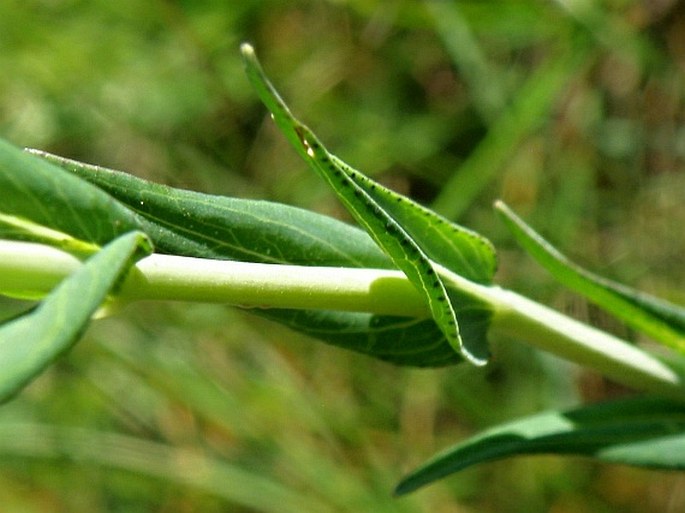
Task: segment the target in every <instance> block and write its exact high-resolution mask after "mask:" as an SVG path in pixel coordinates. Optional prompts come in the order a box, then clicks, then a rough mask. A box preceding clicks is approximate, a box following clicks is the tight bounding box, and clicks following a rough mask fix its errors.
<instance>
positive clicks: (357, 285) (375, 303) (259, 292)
mask: <svg viewBox="0 0 685 513" xmlns="http://www.w3.org/2000/svg"><path fill="white" fill-rule="evenodd" d="M79 265H81V264H80V261H79V260H78V259H77V258H75V257H74V256H72V255H70V254H68V253H65V252H63V251H60V250H58V249H55V248H52V247H49V246H45V245H40V244H33V243H25V242H14V241H3V240H0V292H4V293H6V294H10V295H12V294H15V295H34V296H35V295H40V294H45V293H47V292H49V291H50V290H51V289H52V287H54V286H55V285H56V284H57V283H59V281H60V280H61V279H63V278H64V277H65V276H67V275H68V274H70V273H71V272H73V271H74V270H76V269H77V268H78V266H79ZM438 267H439V266H438ZM440 273H441V275H442V276H443V278H444V279H445V280H447V281H448V282H449V284H450V285H451V286H452V287H454V288H455V289H457V290H459V291H460V292H462V293H464V294H467V295H469V296H471V297H473V298H475V299H477V300H478V301H480V302H482V303H484V304H485V305H487V307H488V308H489V309H490V310H491V311H492V312H493V315H492V321H491V329H492V331H494V332H498V333H501V334H505V335H507V336H511V337H515V338H517V339H519V340H521V341H523V342H526V343H528V344H530V345H533V346H535V347H537V348H539V349H542V350H545V351H548V352H550V353H553V354H556V355H558V356H560V357H562V358H565V359H568V360H571V361H573V362H576V363H578V364H580V365H584V366H588V367H591V368H594V369H596V370H597V371H599V372H601V373H603V374H604V375H606V376H608V377H610V378H612V379H614V380H616V381H617V382H620V383H623V384H626V385H628V386H631V387H633V388H636V389H640V390H652V391H658V392H664V393H668V394H669V395H677V396H679V397H681V398H682V397H684V396H685V387H684V386H683V381H682V378H681V376H680V375H679V374H677V373H676V372H674V371H673V370H672V369H671V368H670V367H668V366H667V365H665V364H664V363H662V362H661V361H660V360H658V359H657V358H655V357H653V356H652V355H650V354H649V353H646V352H644V351H642V350H640V349H639V348H637V347H635V346H633V345H630V344H628V343H627V342H625V341H623V340H621V339H619V338H616V337H614V336H612V335H610V334H608V333H605V332H603V331H600V330H597V329H595V328H592V327H590V326H588V325H586V324H583V323H581V322H579V321H576V320H574V319H571V318H570V317H567V316H565V315H563V314H561V313H559V312H557V311H555V310H552V309H549V308H547V307H545V306H543V305H541V304H539V303H536V302H534V301H531V300H530V299H528V298H525V297H523V296H520V295H519V294H516V293H514V292H511V291H509V290H505V289H502V288H500V287H497V286H484V285H478V284H476V283H473V282H471V281H468V280H466V279H464V278H462V277H460V276H458V275H456V274H454V273H452V272H450V271H449V270H447V269H444V268H440ZM118 299H119V300H120V301H124V302H127V301H133V300H167V301H174V300H177V301H201V302H215V303H226V304H232V305H236V306H241V307H248V308H269V307H270V308H306V309H325V310H347V311H363V312H371V313H378V314H388V315H402V316H412V317H426V316H428V315H429V311H428V308H427V306H426V304H425V302H424V301H423V299H422V297H421V295H420V294H419V293H418V292H417V291H416V290H415V289H414V287H413V286H412V285H411V284H410V283H409V281H408V280H407V279H406V278H405V276H404V274H403V273H401V272H400V271H392V270H383V269H353V268H333V267H309V266H294V265H274V264H258V263H248V262H235V261H227V260H207V259H199V258H190V257H179V256H172V255H158V254H154V255H151V256H149V257H146V258H144V259H142V260H140V261H139V262H138V263H137V264H136V266H135V269H134V270H133V271H132V272H131V273H130V274H129V276H128V278H127V279H126V281H125V282H124V284H123V285H122V288H121V290H120V291H119V294H118Z"/></svg>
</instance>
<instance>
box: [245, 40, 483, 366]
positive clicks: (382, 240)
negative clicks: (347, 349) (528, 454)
mask: <svg viewBox="0 0 685 513" xmlns="http://www.w3.org/2000/svg"><path fill="white" fill-rule="evenodd" d="M241 51H242V53H243V60H244V62H245V68H246V72H247V75H248V77H249V79H250V81H251V82H252V84H253V86H254V88H255V90H256V91H257V93H258V94H259V96H260V98H261V100H262V102H263V103H264V104H265V106H266V107H267V108H268V109H269V111H270V112H271V114H272V117H273V119H274V121H275V122H276V124H277V125H278V127H279V128H280V129H281V130H282V131H283V133H284V135H285V136H286V138H287V139H288V140H289V141H290V142H291V144H292V145H293V147H294V148H295V150H296V151H297V152H298V153H299V154H300V156H302V158H303V159H304V160H305V161H306V162H307V163H308V164H309V165H310V167H312V169H313V170H314V171H315V172H316V173H317V174H318V175H319V176H321V177H322V178H323V179H324V180H325V181H326V182H327V183H328V184H329V185H330V186H331V188H332V189H333V191H334V192H335V194H336V196H337V197H338V199H339V200H340V201H341V202H342V203H343V205H344V206H345V207H346V208H347V209H348V210H349V212H350V213H351V215H352V216H353V217H354V219H355V220H356V221H357V222H358V223H359V224H360V225H361V226H362V227H363V228H364V229H365V230H366V231H367V232H368V233H369V235H370V236H371V237H372V238H373V240H374V241H375V242H376V243H377V244H378V246H379V247H380V248H381V249H383V251H384V252H385V253H386V254H387V255H388V256H389V257H390V258H391V260H392V261H393V263H394V264H395V265H396V266H397V267H398V268H399V269H400V270H402V271H403V272H404V273H405V275H406V276H407V278H408V279H409V280H410V281H411V282H412V283H413V284H414V286H415V287H416V288H417V290H419V291H420V292H421V293H422V294H423V295H424V297H425V299H426V302H427V304H428V305H429V307H430V310H431V313H432V316H433V319H434V320H435V322H436V323H437V324H438V326H439V327H440V329H441V331H442V333H443V334H444V335H445V337H446V338H447V340H448V341H449V343H450V344H451V345H452V346H453V347H454V349H455V350H456V351H457V352H458V353H459V354H460V355H462V356H463V357H464V358H466V359H467V360H468V361H470V362H471V363H474V364H477V365H482V364H484V363H486V361H487V358H488V349H487V341H486V338H485V336H484V333H479V336H471V337H468V338H464V337H462V336H461V331H460V321H459V318H458V315H457V313H456V307H455V304H454V301H453V297H451V296H450V294H449V293H448V290H447V287H446V284H445V282H444V280H443V278H442V277H441V276H440V273H439V266H436V265H435V264H436V263H438V264H440V265H442V266H444V267H447V268H449V269H450V270H452V271H453V272H455V273H457V274H460V275H462V276H463V277H465V278H467V279H470V280H473V281H476V282H479V283H490V282H491V280H492V276H493V274H494V271H495V267H496V258H495V253H494V250H493V248H492V245H491V244H490V243H489V242H488V241H487V240H486V239H485V238H483V237H481V236H480V235H478V234H476V233H474V232H471V231H470V230H466V229H464V228H462V227H460V226H458V225H455V224H453V223H451V222H449V221H448V220H447V219H444V218H442V217H440V216H438V215H437V214H435V213H433V212H431V211H429V210H428V209H425V208H423V207H421V206H419V205H418V204H416V203H415V202H413V201H412V200H410V199H409V198H406V197H403V196H400V195H398V194H396V193H394V192H392V191H390V190H389V189H387V188H385V187H383V186H381V185H380V184H378V183H376V182H374V181H373V180H371V179H370V178H368V177H366V176H365V175H363V174H362V173H360V172H359V171H356V170H355V169H353V168H352V167H350V166H349V165H347V164H345V163H344V162H343V161H342V160H340V159H339V158H338V157H336V156H335V155H333V154H331V153H330V152H329V151H328V150H327V149H326V148H325V147H324V145H323V144H322V143H321V141H320V140H319V139H318V137H317V136H316V135H315V134H314V133H313V132H312V131H311V130H310V129H309V128H307V127H306V126H305V125H304V124H303V123H301V122H300V121H299V120H298V119H297V118H295V116H294V115H293V114H292V113H291V112H290V109H289V108H288V106H287V105H286V104H285V102H284V101H283V100H282V99H281V97H280V95H279V94H278V92H277V91H276V89H275V88H274V87H273V85H272V84H271V82H270V81H269V79H268V78H267V77H266V75H265V73H264V71H263V70H262V67H261V65H260V63H259V61H258V60H257V57H256V55H255V53H254V49H253V48H252V46H250V45H249V44H246V43H245V44H243V45H242V46H241ZM461 299H462V300H466V298H461ZM474 306H475V308H476V309H477V310H480V311H482V312H483V316H484V318H483V319H479V320H481V321H482V324H484V325H486V324H487V320H486V319H485V317H487V312H485V311H484V310H483V309H482V305H478V304H476V305H474ZM460 308H462V309H468V305H464V304H462V305H460Z"/></svg>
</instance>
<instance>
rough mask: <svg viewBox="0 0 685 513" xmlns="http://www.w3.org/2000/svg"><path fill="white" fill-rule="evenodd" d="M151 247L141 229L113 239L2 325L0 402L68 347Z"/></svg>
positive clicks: (0, 331)
mask: <svg viewBox="0 0 685 513" xmlns="http://www.w3.org/2000/svg"><path fill="white" fill-rule="evenodd" d="M151 250H152V248H151V246H150V245H149V242H148V240H147V238H146V237H145V236H144V235H143V234H142V233H141V232H131V233H128V234H125V235H122V236H121V237H119V238H117V239H115V240H114V241H112V242H111V243H109V244H108V245H106V246H105V247H104V248H102V250H100V251H99V252H98V253H96V254H95V255H94V256H92V257H91V258H90V259H88V260H87V261H86V263H85V264H84V265H83V267H81V268H80V269H79V270H78V271H76V272H75V273H74V274H73V275H71V276H70V277H69V278H67V279H66V280H64V281H63V282H62V283H61V284H60V285H59V286H58V287H57V288H56V289H55V290H54V291H53V292H51V293H50V295H49V296H48V297H46V298H45V299H44V300H43V302H42V303H40V305H39V306H38V307H37V308H35V309H33V310H32V311H31V312H30V313H27V314H25V315H23V316H21V317H18V318H15V319H13V320H12V321H10V322H7V323H5V324H3V325H2V326H0V369H1V372H0V402H2V401H6V400H7V399H9V398H11V397H12V396H14V395H15V394H17V393H18V392H19V391H20V390H21V389H22V388H23V387H24V386H26V385H27V384H28V383H30V382H31V380H33V379H34V378H35V377H36V376H38V375H39V374H40V373H41V372H42V371H43V370H45V369H46V368H47V367H48V366H49V365H50V364H51V363H52V362H53V361H54V360H55V359H56V358H57V357H58V356H60V355H61V354H62V353H64V352H65V351H67V350H68V349H69V348H70V347H71V346H72V345H73V344H74V343H75V342H76V341H77V339H78V337H79V336H80V335H81V333H82V332H83V330H84V329H85V328H86V326H87V325H88V322H89V321H90V318H91V316H92V315H93V313H94V312H95V311H96V310H97V309H98V307H99V306H100V305H101V304H102V302H103V301H104V300H105V298H106V296H107V294H108V293H109V292H110V291H111V290H112V289H113V288H114V287H115V286H116V285H117V283H118V281H119V280H120V279H121V278H122V277H123V276H124V275H125V274H126V272H127V271H128V270H129V268H130V267H131V266H132V265H133V264H134V263H135V260H136V259H137V258H139V257H141V256H143V255H144V254H149V253H150V252H151Z"/></svg>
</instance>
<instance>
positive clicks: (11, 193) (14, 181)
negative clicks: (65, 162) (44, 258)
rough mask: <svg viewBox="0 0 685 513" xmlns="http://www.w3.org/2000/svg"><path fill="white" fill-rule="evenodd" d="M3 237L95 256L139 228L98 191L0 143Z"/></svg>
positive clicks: (0, 231)
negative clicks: (116, 239) (121, 236)
mask: <svg viewBox="0 0 685 513" xmlns="http://www.w3.org/2000/svg"><path fill="white" fill-rule="evenodd" d="M0 191H2V201H1V202H0V237H2V238H6V239H20V240H32V241H37V242H45V243H48V244H51V245H53V246H57V247H61V248H63V249H67V250H72V251H76V252H86V253H88V252H92V251H96V250H97V248H98V246H102V245H103V244H106V243H107V242H109V241H110V240H112V239H114V238H115V237H117V236H118V235H121V234H123V233H126V232H130V231H132V230H139V229H140V228H141V226H140V224H139V223H138V221H137V219H136V217H135V216H134V215H133V214H132V213H131V212H130V211H129V210H127V209H126V208H125V207H124V206H122V205H120V204H119V203H117V202H116V201H115V200H114V199H113V198H112V197H111V196H109V195H107V194H106V193H104V192H103V191H101V190H100V189H98V188H97V187H94V186H92V185H90V184H89V183H87V182H84V181H83V180H79V179H78V178H76V177H75V176H72V175H71V174H69V173H66V172H65V171H63V170H62V169H60V168H59V167H57V166H54V165H52V164H50V163H48V162H46V161H45V160H44V159H40V158H37V157H36V156H33V155H30V154H28V153H26V152H24V151H22V150H20V149H19V148H16V147H14V146H12V145H11V144H9V143H7V142H6V141H3V140H2V139H0Z"/></svg>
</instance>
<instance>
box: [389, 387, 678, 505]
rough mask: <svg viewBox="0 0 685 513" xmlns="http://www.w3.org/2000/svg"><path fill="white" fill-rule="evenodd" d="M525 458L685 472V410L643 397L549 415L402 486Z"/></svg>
mask: <svg viewBox="0 0 685 513" xmlns="http://www.w3.org/2000/svg"><path fill="white" fill-rule="evenodd" d="M525 454H576V455H583V456H591V457H594V458H598V459H601V460H603V461H607V462H614V463H623V464H628V465H637V466H642V467H649V468H661V469H669V470H682V469H685V404H683V403H682V402H680V401H671V400H668V399H661V398H655V397H639V398H631V399H624V400H620V401H615V402H608V403H602V404H597V405H593V406H589V407H585V408H580V409H576V410H571V411H566V412H557V411H553V412H545V413H541V414H537V415H533V416H530V417H526V418H524V419H520V420H517V421H515V422H510V423H507V424H503V425H501V426H498V427H495V428H492V429H488V430H487V431H484V432H483V433H481V434H479V435H477V436H474V437H472V438H470V439H468V440H466V441H464V442H462V443H460V444H457V445H455V446H453V447H451V448H450V449H447V450H446V451H444V452H442V453H440V454H438V455H437V456H435V457H434V458H432V459H431V460H429V461H428V462H426V463H425V464H423V465H422V466H421V467H419V468H418V469H416V470H414V471H413V472H412V473H411V474H409V475H408V476H407V477H405V478H404V479H403V480H402V481H401V482H400V483H399V485H398V486H397V488H396V493H397V494H398V495H403V494H406V493H409V492H412V491H414V490H416V489H418V488H420V487H422V486H425V485H427V484H429V483H432V482H434V481H437V480H438V479H441V478H444V477H445V476H448V475H449V474H452V473H454V472H458V471H460V470H463V469H465V468H467V467H470V466H472V465H475V464H478V463H483V462H487V461H495V460H499V459H503V458H506V457H510V456H517V455H525Z"/></svg>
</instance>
